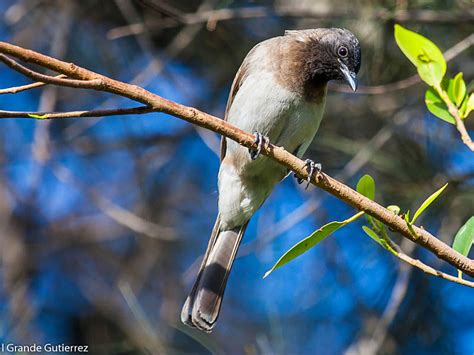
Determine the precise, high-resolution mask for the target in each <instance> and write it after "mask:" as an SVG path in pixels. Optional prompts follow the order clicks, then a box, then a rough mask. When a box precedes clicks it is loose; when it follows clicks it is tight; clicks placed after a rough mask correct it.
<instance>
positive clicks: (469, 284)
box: [386, 238, 474, 288]
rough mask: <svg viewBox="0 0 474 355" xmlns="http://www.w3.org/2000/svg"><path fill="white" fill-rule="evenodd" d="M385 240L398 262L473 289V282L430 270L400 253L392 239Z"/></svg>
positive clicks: (419, 261)
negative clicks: (401, 261)
mask: <svg viewBox="0 0 474 355" xmlns="http://www.w3.org/2000/svg"><path fill="white" fill-rule="evenodd" d="M386 240H387V242H388V243H389V244H390V246H391V247H392V248H393V249H394V250H395V251H396V253H393V255H395V256H397V257H398V258H399V259H400V260H403V261H404V262H406V263H408V264H410V265H411V266H414V267H416V268H417V269H420V270H421V271H423V272H425V273H427V274H430V275H433V276H436V277H439V278H442V279H444V280H448V281H451V282H455V283H458V284H461V285H464V286H469V287H473V288H474V281H468V280H464V279H461V278H458V277H456V276H452V275H449V274H446V273H444V272H442V271H439V270H436V269H434V268H432V267H431V266H429V265H426V264H425V263H423V262H422V261H421V260H419V259H413V258H412V257H411V256H409V255H407V254H405V253H404V252H403V251H402V249H401V248H400V246H399V245H398V244H396V243H395V242H394V241H393V240H392V239H390V238H387V239H386Z"/></svg>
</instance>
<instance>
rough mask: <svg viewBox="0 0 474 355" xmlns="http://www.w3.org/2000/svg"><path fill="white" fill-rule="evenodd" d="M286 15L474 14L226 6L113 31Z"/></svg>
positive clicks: (436, 19)
mask: <svg viewBox="0 0 474 355" xmlns="http://www.w3.org/2000/svg"><path fill="white" fill-rule="evenodd" d="M274 16H279V17H286V18H309V19H316V20H326V21H327V20H329V19H331V20H335V19H341V20H359V19H364V20H367V21H372V20H374V21H396V22H418V23H420V22H421V23H453V22H455V23H461V22H472V21H473V16H472V14H471V13H469V12H458V13H453V12H452V11H434V10H410V11H405V10H399V11H389V10H386V9H380V10H374V11H372V12H370V13H367V11H365V12H361V11H346V10H340V11H335V10H333V9H328V10H322V9H315V8H312V7H308V6H304V7H295V6H275V7H266V6H252V7H240V8H239V7H238V8H226V9H217V10H208V11H197V12H195V13H187V14H182V15H180V16H178V17H177V16H172V17H168V18H164V19H163V18H160V20H159V21H156V22H154V23H148V24H147V25H146V26H145V25H144V24H143V23H133V24H130V25H127V26H122V27H116V28H114V29H113V30H112V31H111V35H112V36H113V37H114V38H120V37H124V36H131V35H137V34H140V33H143V32H144V31H146V30H147V28H149V29H151V30H160V29H164V28H172V27H179V26H182V25H195V24H202V23H209V22H214V23H217V22H221V21H229V20H238V19H246V20H248V19H259V18H265V17H274Z"/></svg>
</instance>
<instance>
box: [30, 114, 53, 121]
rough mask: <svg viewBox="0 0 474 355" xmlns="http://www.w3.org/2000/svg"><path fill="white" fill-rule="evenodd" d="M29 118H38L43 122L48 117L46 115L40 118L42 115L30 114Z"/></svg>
mask: <svg viewBox="0 0 474 355" xmlns="http://www.w3.org/2000/svg"><path fill="white" fill-rule="evenodd" d="M28 117H31V118H37V119H40V120H43V119H45V118H47V117H48V116H46V115H42V116H40V115H32V114H30V113H29V114H28Z"/></svg>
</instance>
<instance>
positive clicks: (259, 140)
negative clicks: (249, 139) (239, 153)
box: [249, 132, 270, 160]
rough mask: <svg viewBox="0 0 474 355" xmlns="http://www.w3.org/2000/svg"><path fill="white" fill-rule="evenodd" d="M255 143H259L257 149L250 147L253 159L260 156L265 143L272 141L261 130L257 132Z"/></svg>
mask: <svg viewBox="0 0 474 355" xmlns="http://www.w3.org/2000/svg"><path fill="white" fill-rule="evenodd" d="M254 134H255V144H256V145H257V149H256V150H253V149H250V148H249V153H250V158H251V159H252V160H255V159H257V158H258V157H259V156H260V153H261V151H262V148H263V145H264V144H265V145H267V146H268V144H269V143H270V139H269V138H268V137H266V136H264V135H263V134H261V133H259V132H255V133H254Z"/></svg>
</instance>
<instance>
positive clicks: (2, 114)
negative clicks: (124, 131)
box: [0, 106, 156, 120]
mask: <svg viewBox="0 0 474 355" xmlns="http://www.w3.org/2000/svg"><path fill="white" fill-rule="evenodd" d="M154 111H156V110H155V109H153V108H151V107H149V106H137V107H131V108H119V109H111V110H90V111H67V112H34V111H3V110H0V118H34V119H42V120H48V119H60V118H78V117H104V116H120V115H140V114H144V113H150V112H154Z"/></svg>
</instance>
